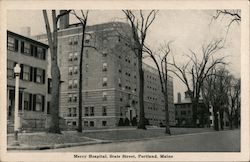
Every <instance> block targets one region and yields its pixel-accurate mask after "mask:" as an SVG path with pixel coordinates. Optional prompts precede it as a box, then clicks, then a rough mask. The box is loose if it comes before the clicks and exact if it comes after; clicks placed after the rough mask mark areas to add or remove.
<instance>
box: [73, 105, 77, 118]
mask: <svg viewBox="0 0 250 162" xmlns="http://www.w3.org/2000/svg"><path fill="white" fill-rule="evenodd" d="M72 116H73V117H76V116H77V114H76V107H73V114H72Z"/></svg>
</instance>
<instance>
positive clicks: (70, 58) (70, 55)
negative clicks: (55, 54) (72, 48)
mask: <svg viewBox="0 0 250 162" xmlns="http://www.w3.org/2000/svg"><path fill="white" fill-rule="evenodd" d="M69 61H73V53H69Z"/></svg>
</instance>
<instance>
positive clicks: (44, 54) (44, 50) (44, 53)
mask: <svg viewBox="0 0 250 162" xmlns="http://www.w3.org/2000/svg"><path fill="white" fill-rule="evenodd" d="M43 59H44V60H45V59H46V49H43Z"/></svg>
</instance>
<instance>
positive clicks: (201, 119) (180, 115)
mask: <svg viewBox="0 0 250 162" xmlns="http://www.w3.org/2000/svg"><path fill="white" fill-rule="evenodd" d="M174 105H175V120H176V126H184V127H191V126H192V120H193V110H192V102H191V98H190V97H189V95H188V93H187V92H185V98H184V100H181V94H180V93H178V99H177V103H175V104H174ZM209 116H210V114H209V109H207V108H206V106H205V104H204V103H203V101H202V100H200V101H199V104H198V107H197V118H198V121H197V124H198V125H199V126H201V125H204V126H210V119H209Z"/></svg>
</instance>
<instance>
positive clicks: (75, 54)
mask: <svg viewBox="0 0 250 162" xmlns="http://www.w3.org/2000/svg"><path fill="white" fill-rule="evenodd" d="M77 59H78V53H77V52H75V53H74V61H77Z"/></svg>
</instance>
